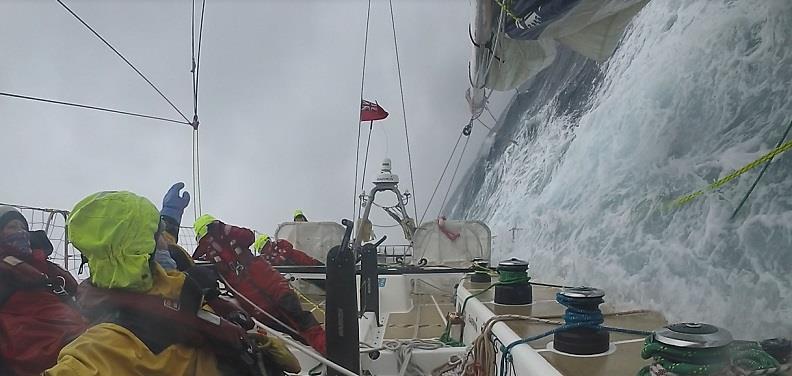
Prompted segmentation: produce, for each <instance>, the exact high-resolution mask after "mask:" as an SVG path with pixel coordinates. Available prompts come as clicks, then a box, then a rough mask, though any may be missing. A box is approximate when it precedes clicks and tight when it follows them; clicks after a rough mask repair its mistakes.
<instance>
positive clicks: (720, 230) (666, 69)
mask: <svg viewBox="0 0 792 376" xmlns="http://www.w3.org/2000/svg"><path fill="white" fill-rule="evenodd" d="M790 121H792V2H790V1H788V0H767V1H763V0H741V1H734V0H697V1H681V0H663V1H652V2H650V3H649V4H648V5H647V6H646V8H645V9H644V10H642V11H641V13H639V14H638V15H637V16H636V18H635V19H634V21H633V24H632V25H631V27H630V28H629V29H628V31H627V32H626V34H625V36H624V38H623V40H622V42H621V44H620V46H619V48H618V49H617V51H616V52H615V54H614V55H613V56H612V58H610V59H609V60H608V61H606V62H604V63H600V64H597V63H594V62H591V61H587V60H585V59H583V58H581V57H579V56H577V55H575V54H574V53H571V52H568V51H563V52H562V53H561V54H559V56H558V60H557V61H556V63H555V64H554V65H553V66H552V67H551V68H550V69H549V70H547V71H545V72H543V73H542V74H540V75H539V76H538V77H536V78H535V79H533V80H532V81H530V82H528V83H526V85H524V86H523V87H522V88H521V90H520V93H519V94H517V95H515V98H514V100H513V102H512V104H511V105H510V107H509V108H508V109H507V110H506V111H505V112H504V113H503V114H502V115H501V116H500V119H499V121H498V124H497V128H496V131H495V132H494V133H493V134H492V135H491V137H490V138H489V139H488V141H487V143H486V144H485V145H483V146H482V148H481V150H480V152H479V153H480V154H479V156H478V160H477V162H475V163H474V165H473V166H472V167H471V169H470V170H469V171H468V172H467V174H466V176H465V178H464V180H463V182H462V183H461V184H460V185H459V187H458V188H457V190H456V192H455V194H454V197H453V202H454V210H453V216H454V217H464V218H476V219H483V220H485V221H486V222H487V223H488V224H489V225H490V226H491V227H492V229H493V233H494V234H496V235H497V237H496V239H495V244H494V252H493V258H494V259H495V260H499V259H504V258H508V257H519V258H523V259H526V260H528V261H530V262H531V265H532V272H531V273H532V275H533V278H534V279H536V280H542V281H549V282H562V281H563V282H566V283H570V284H586V285H590V286H596V287H599V288H602V289H604V290H606V293H607V295H606V300H608V301H611V302H614V303H617V304H620V305H623V306H634V307H648V308H653V309H659V310H661V311H663V312H664V313H665V314H666V316H667V317H668V319H669V320H671V321H703V322H708V323H712V324H716V325H719V326H722V327H725V328H727V329H729V330H730V331H731V332H732V333H733V334H735V336H736V337H738V338H746V339H747V338H766V337H774V336H787V337H790V336H792V175H790V173H791V172H792V152H790V153H787V154H782V155H780V156H779V157H777V158H776V159H775V160H774V161H773V163H772V164H771V165H770V167H769V168H768V170H767V172H766V173H765V174H764V176H763V177H762V179H761V181H760V182H759V184H758V185H757V187H756V189H755V190H754V191H753V193H752V194H751V195H750V198H749V199H748V201H747V203H746V204H745V206H744V207H743V208H742V210H741V211H740V212H739V213H738V214H737V215H736V217H735V218H734V219H730V217H731V216H732V213H733V211H734V210H735V208H736V207H737V205H738V203H739V202H740V200H741V199H742V198H743V196H744V195H745V194H746V192H747V191H748V190H749V188H750V186H751V184H752V183H753V181H754V180H755V179H756V177H757V175H758V174H759V169H755V170H752V171H749V172H748V173H745V174H744V175H742V176H740V177H739V178H737V179H735V180H733V181H731V182H730V183H728V184H726V185H724V186H723V187H721V188H720V189H719V190H716V191H713V192H708V193H707V194H705V195H703V196H701V197H699V198H697V199H696V200H694V201H692V202H690V203H688V204H686V205H683V206H681V207H674V206H673V205H669V204H670V203H671V202H672V201H673V200H674V199H675V198H676V197H679V196H680V195H684V194H687V193H690V192H693V191H695V190H697V189H700V188H702V187H705V186H707V185H708V184H710V183H711V182H713V181H714V180H716V179H718V178H719V177H723V176H725V175H727V174H728V173H729V172H730V171H732V170H734V169H737V168H740V167H742V166H743V165H745V164H747V163H749V162H751V161H753V160H754V159H756V158H758V157H759V156H761V155H762V154H764V153H766V152H767V151H769V150H771V149H772V148H774V147H775V145H776V143H777V142H778V141H779V139H780V138H781V137H782V135H783V133H784V130H785V129H786V127H787V125H788V124H789V122H790ZM512 140H513V141H514V142H512Z"/></svg>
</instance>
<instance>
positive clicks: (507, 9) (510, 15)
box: [495, 0, 520, 22]
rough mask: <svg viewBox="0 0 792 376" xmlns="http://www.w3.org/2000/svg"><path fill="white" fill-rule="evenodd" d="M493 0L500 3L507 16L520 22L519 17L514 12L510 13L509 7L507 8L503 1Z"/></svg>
mask: <svg viewBox="0 0 792 376" xmlns="http://www.w3.org/2000/svg"><path fill="white" fill-rule="evenodd" d="M495 2H496V3H497V4H498V5H500V7H501V10H503V12H504V13H506V15H507V16H509V17H511V18H512V19H513V20H514V22H520V17H517V15H516V14H514V13H512V11H511V9H509V6H508V5H506V2H505V1H501V0H495ZM509 2H511V1H509Z"/></svg>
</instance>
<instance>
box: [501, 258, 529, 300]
mask: <svg viewBox="0 0 792 376" xmlns="http://www.w3.org/2000/svg"><path fill="white" fill-rule="evenodd" d="M498 274H499V275H500V278H499V279H500V280H499V282H498V284H497V285H496V286H495V303H496V304H503V305H523V304H531V303H532V302H533V291H532V290H531V283H530V282H529V279H528V262H526V261H523V260H519V259H516V258H512V259H509V260H506V261H501V262H500V263H499V264H498Z"/></svg>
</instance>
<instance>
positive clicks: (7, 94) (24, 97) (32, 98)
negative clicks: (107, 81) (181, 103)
mask: <svg viewBox="0 0 792 376" xmlns="http://www.w3.org/2000/svg"><path fill="white" fill-rule="evenodd" d="M0 95H1V96H5V97H11V98H19V99H27V100H31V101H37V102H45V103H53V104H59V105H63V106H71V107H78V108H85V109H89V110H96V111H104V112H111V113H114V114H121V115H128V116H134V117H141V118H146V119H152V120H160V121H165V122H169V123H176V124H185V125H191V124H190V123H188V122H184V121H181V120H173V119H167V118H163V117H159V116H151V115H143V114H138V113H135V112H128V111H121V110H115V109H112V108H105V107H97V106H89V105H86V104H79V103H73V102H63V101H56V100H53V99H45V98H38V97H31V96H27V95H19V94H12V93H5V92H0Z"/></svg>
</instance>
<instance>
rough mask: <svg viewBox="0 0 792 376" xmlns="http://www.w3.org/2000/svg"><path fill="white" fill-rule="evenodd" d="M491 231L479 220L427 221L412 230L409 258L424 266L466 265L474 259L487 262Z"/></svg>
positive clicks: (489, 251) (489, 252)
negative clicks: (410, 255)
mask: <svg viewBox="0 0 792 376" xmlns="http://www.w3.org/2000/svg"><path fill="white" fill-rule="evenodd" d="M491 238H492V234H491V232H490V229H489V227H487V225H485V224H484V223H483V222H479V221H458V220H447V221H442V222H440V221H431V222H425V223H423V224H422V225H421V227H419V228H418V229H417V230H416V231H415V237H414V239H413V240H414V242H413V261H414V262H418V261H419V260H421V259H425V260H426V262H427V265H430V266H433V265H434V266H436V265H443V266H469V265H470V263H471V261H472V260H473V259H476V258H480V259H483V260H487V261H489V259H490V254H491V252H492V249H491V246H492V245H491Z"/></svg>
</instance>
